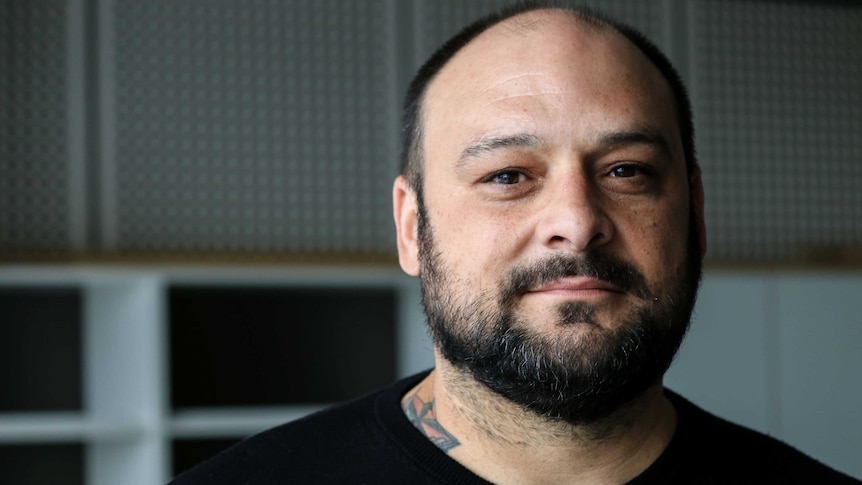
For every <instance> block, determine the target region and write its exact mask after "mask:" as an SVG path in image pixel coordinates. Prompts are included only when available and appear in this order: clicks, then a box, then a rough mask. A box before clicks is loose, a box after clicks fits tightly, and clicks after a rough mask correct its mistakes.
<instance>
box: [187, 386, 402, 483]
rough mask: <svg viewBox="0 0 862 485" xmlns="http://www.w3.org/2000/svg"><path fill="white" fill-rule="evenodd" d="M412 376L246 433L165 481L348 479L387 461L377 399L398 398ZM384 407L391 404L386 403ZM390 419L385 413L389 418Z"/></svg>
mask: <svg viewBox="0 0 862 485" xmlns="http://www.w3.org/2000/svg"><path fill="white" fill-rule="evenodd" d="M413 380H415V376H414V378H408V379H405V380H403V381H399V382H398V383H396V384H395V385H393V386H391V387H388V388H385V389H381V390H378V391H375V392H373V393H370V394H368V395H365V396H363V397H360V398H358V399H355V400H353V401H350V402H347V403H343V404H339V405H336V406H332V407H329V408H327V409H325V410H323V411H320V412H317V413H314V414H311V415H309V416H307V417H305V418H302V419H299V420H296V421H292V422H289V423H286V424H283V425H281V426H278V427H275V428H272V429H269V430H267V431H264V432H262V433H259V434H257V435H254V436H252V437H250V438H247V439H245V440H243V441H241V442H239V443H237V444H236V445H234V446H232V447H230V448H228V449H227V450H225V451H224V452H222V453H220V454H218V455H216V456H215V457H213V458H210V459H209V460H206V461H205V462H203V463H201V464H200V465H198V466H196V467H194V468H192V469H191V470H188V471H186V472H184V473H182V474H181V475H180V476H178V477H177V478H176V479H175V480H174V481H173V482H171V485H199V484H200V485H202V484H206V485H218V484H238V483H253V484H255V485H258V484H260V485H263V484H276V483H279V484H280V483H344V481H343V480H344V479H345V477H350V478H351V480H350V481H351V482H352V483H356V482H357V481H356V480H355V479H356V478H358V477H367V478H368V479H370V480H372V481H368V483H373V479H374V478H380V477H376V474H378V473H380V472H381V470H385V469H386V467H385V466H383V465H385V464H386V463H387V462H388V463H390V464H391V462H392V460H393V459H397V457H395V456H393V455H394V454H395V453H396V450H395V449H394V446H395V445H394V444H393V443H392V440H391V439H389V437H388V436H387V431H386V430H385V429H384V428H383V427H382V426H381V424H380V417H379V416H378V414H379V413H380V411H379V409H380V406H378V401H379V400H389V401H391V400H392V399H398V397H399V396H400V393H401V389H402V388H404V389H405V392H406V389H409V387H407V385H408V384H409V383H410V382H413ZM388 408H389V409H391V408H392V407H391V406H389V407H388ZM389 419H391V418H389Z"/></svg>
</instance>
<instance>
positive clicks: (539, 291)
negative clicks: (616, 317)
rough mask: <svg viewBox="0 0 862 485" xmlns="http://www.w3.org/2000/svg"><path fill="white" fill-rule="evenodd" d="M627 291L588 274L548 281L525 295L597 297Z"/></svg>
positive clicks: (569, 297) (574, 297)
mask: <svg viewBox="0 0 862 485" xmlns="http://www.w3.org/2000/svg"><path fill="white" fill-rule="evenodd" d="M624 293H625V292H624V291H623V290H622V289H620V288H619V287H618V286H616V285H613V284H611V283H608V282H607V281H603V280H599V279H596V278H591V277H588V276H574V277H565V278H560V279H556V280H553V281H548V282H546V283H543V284H541V285H539V286H537V287H535V288H532V289H530V290H528V291H527V292H526V293H525V295H543V296H556V297H563V298H568V299H578V300H583V299H595V298H605V297H609V296H613V295H622V294H624Z"/></svg>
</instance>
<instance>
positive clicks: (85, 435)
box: [0, 266, 862, 485]
mask: <svg viewBox="0 0 862 485" xmlns="http://www.w3.org/2000/svg"><path fill="white" fill-rule="evenodd" d="M182 286H193V287H200V286H207V287H219V286H225V287H237V286H248V287H255V288H266V287H296V288H315V287H317V288H326V287H331V286H338V287H342V288H343V287H355V288H368V287H377V288H391V289H394V290H395V291H396V293H397V298H396V301H397V307H398V308H397V309H396V311H397V313H396V315H397V317H396V321H397V327H396V328H397V330H396V333H397V335H396V336H395V342H396V347H397V348H396V349H395V350H394V352H396V354H395V355H396V359H397V366H396V367H397V374H399V375H407V374H410V373H413V372H416V371H419V370H421V369H424V368H427V367H429V366H430V365H432V363H433V362H432V356H431V344H430V342H429V340H428V337H427V331H426V329H425V324H424V316H423V315H422V313H421V306H420V296H419V288H418V282H417V281H416V280H415V279H413V278H410V277H407V276H405V275H403V274H402V273H401V272H400V270H398V269H397V268H394V267H383V268H381V267H359V268H357V267H304V268H302V267H285V268H274V269H267V268H263V267H179V268H177V267H164V268H151V267H68V266H5V267H0V287H5V288H15V289H21V288H43V289H44V288H54V287H61V288H68V287H75V288H79V289H80V290H81V291H82V299H83V305H82V308H83V317H82V322H83V325H82V339H81V340H82V341H81V345H82V347H83V348H82V353H81V355H82V372H83V376H82V386H83V392H82V401H83V403H82V409H81V410H80V412H66V411H63V412H7V413H0V447H2V446H5V445H29V444H38V445H44V444H47V445H51V444H69V443H81V444H83V446H84V458H83V460H84V466H83V468H84V475H85V477H86V482H85V483H86V484H87V485H107V484H111V485H114V484H117V483H123V484H124V485H158V484H163V483H165V482H166V481H167V480H168V479H169V478H170V476H171V474H172V469H173V466H172V463H171V446H172V444H173V443H174V442H175V440H177V441H183V440H223V439H238V438H241V437H243V436H247V435H249V434H252V433H254V432H257V431H259V430H263V429H265V428H269V427H271V426H275V425H277V424H280V423H283V422H286V421H289V420H292V419H295V418H298V417H300V416H304V415H306V414H307V413H309V412H312V411H314V410H316V409H319V408H320V407H322V406H325V405H326V404H327V403H311V404H309V403H303V404H297V405H284V406H241V407H240V406H235V407H219V408H183V409H177V410H174V409H171V407H170V405H169V403H170V402H171V399H170V396H169V392H170V388H171V387H170V375H169V369H168V362H169V359H168V358H169V355H168V353H169V352H168V348H169V342H168V335H167V331H168V324H169V322H168V316H167V315H168V312H167V306H168V301H167V300H168V289H169V288H171V287H182ZM859 294H862V275H860V274H859V272H858V271H855V272H854V271H840V272H836V271H790V270H781V271H779V270H762V271H755V270H747V271H728V270H716V269H707V271H706V275H705V278H704V282H703V286H702V289H701V292H700V296H699V299H698V304H697V307H696V309H695V317H694V322H693V324H692V329H691V332H690V333H689V336H688V337H687V338H686V341H685V342H684V344H683V348H682V350H681V352H680V355H679V357H678V358H677V360H676V362H675V363H674V365H673V367H672V368H671V370H670V372H669V373H668V375H667V378H666V384H667V385H668V387H670V388H672V389H674V390H676V391H678V392H680V393H681V394H683V395H684V396H686V397H688V398H689V399H691V400H693V401H694V402H696V403H697V404H699V405H701V406H703V407H704V408H706V409H708V410H710V411H712V412H714V413H716V414H718V415H720V416H723V417H726V418H728V419H731V420H732V421H736V422H739V423H741V424H744V425H747V426H750V427H752V428H755V429H758V430H760V431H764V432H767V433H769V434H772V435H773V436H777V437H779V438H781V439H784V440H786V441H787V442H789V443H790V444H792V445H794V446H796V447H798V448H800V449H801V450H803V451H805V452H807V453H809V454H811V455H812V456H814V457H816V458H818V459H820V460H822V461H824V462H826V463H827V464H829V465H832V466H834V467H836V468H838V469H839V470H842V471H844V472H846V473H849V474H851V475H853V476H856V477H862V466H860V462H859V460H858V457H859V456H860V454H862V439H860V437H862V417H860V415H859V413H858V409H860V408H862V386H860V385H859V384H860V382H862V381H860V373H859V369H862V352H859V349H860V348H862V300H860V299H859V298H858V295H859ZM0 318H2V317H0ZM0 472H2V470H0ZM0 476H2V474H0Z"/></svg>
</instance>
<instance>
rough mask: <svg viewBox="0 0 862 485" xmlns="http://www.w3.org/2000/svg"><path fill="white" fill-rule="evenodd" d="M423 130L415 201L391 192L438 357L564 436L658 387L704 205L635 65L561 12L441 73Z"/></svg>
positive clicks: (648, 68)
mask: <svg viewBox="0 0 862 485" xmlns="http://www.w3.org/2000/svg"><path fill="white" fill-rule="evenodd" d="M525 18H529V19H531V20H536V19H539V20H540V22H539V23H535V24H532V27H523V24H521V25H522V27H517V28H516V24H517V23H518V22H520V21H522V20H524V19H525ZM422 126H423V134H424V137H423V153H424V177H423V178H424V187H423V189H424V190H423V192H424V197H423V199H424V200H413V201H412V202H411V192H410V191H409V189H407V188H406V185H405V184H406V183H405V182H404V181H403V179H402V180H400V181H397V182H396V188H395V201H396V204H395V206H396V207H395V216H396V221H397V225H398V234H399V254H400V258H401V263H402V267H404V269H405V270H406V271H407V272H408V273H412V274H419V275H420V277H421V278H422V287H423V301H424V304H425V308H426V313H427V314H428V317H429V323H430V325H431V327H432V331H433V334H434V338H435V344H436V345H437V348H438V351H439V352H440V353H441V354H442V355H443V357H445V358H446V359H448V360H449V361H450V362H452V364H453V365H455V366H456V367H458V368H461V369H462V370H466V371H469V372H470V373H471V375H472V376H473V377H474V378H476V379H477V380H479V381H480V382H482V383H484V384H485V385H487V386H488V387H489V388H491V389H492V390H493V391H495V392H497V393H499V394H501V395H503V396H505V397H507V398H509V399H511V400H513V401H514V402H517V403H519V404H521V405H523V406H525V407H528V408H530V409H533V410H534V411H536V412H538V413H540V414H543V415H546V416H549V417H553V418H558V419H564V420H566V421H569V422H572V423H579V422H584V421H590V420H593V419H596V418H599V417H601V416H603V415H605V414H607V413H608V412H610V411H613V409H616V408H617V407H618V406H619V405H621V404H622V403H624V402H626V401H628V400H630V399H631V398H633V397H635V396H636V395H637V394H639V393H640V392H642V391H643V390H644V389H645V388H646V387H648V386H650V385H653V384H656V383H657V382H659V380H660V378H661V375H662V374H663V372H664V371H665V370H666V368H667V366H668V365H669V364H670V361H671V359H672V357H673V355H674V353H675V351H676V349H677V347H678V345H679V342H680V341H681V339H682V336H683V335H684V333H685V329H686V327H687V324H688V320H689V317H690V313H691V307H692V305H693V302H694V298H695V293H696V289H697V282H698V279H699V274H700V266H699V264H700V257H701V254H700V251H699V249H698V244H697V236H698V235H699V234H698V232H697V231H696V229H697V226H700V225H701V220H700V219H698V218H697V216H696V215H697V214H700V213H701V211H700V206H699V204H701V203H702V202H701V201H702V198H701V196H700V190H701V189H700V185H699V183H700V182H699V178H697V177H694V178H693V179H691V181H692V184H691V187H693V188H694V189H695V190H696V193H695V194H694V195H695V197H694V199H692V197H691V194H690V193H689V189H690V179H689V175H688V174H687V171H686V167H685V161H684V157H683V152H682V144H681V140H680V135H679V130H678V126H677V122H676V119H675V115H674V101H673V97H672V93H671V91H670V88H669V87H668V85H667V83H666V82H665V81H664V79H663V78H662V77H661V74H660V73H659V72H658V70H657V69H655V68H654V67H653V66H652V65H651V64H650V63H649V61H648V60H647V59H646V57H644V56H643V55H642V54H641V53H640V52H639V51H637V48H636V47H634V46H633V45H631V44H630V43H629V42H628V41H627V40H625V39H624V38H622V37H621V36H619V35H617V34H615V33H613V32H612V31H610V30H608V31H604V32H598V31H594V30H592V29H590V28H585V27H584V26H583V25H581V24H579V23H577V22H576V21H575V20H574V19H572V18H570V17H569V16H567V15H564V14H560V13H550V14H549V13H548V12H538V13H533V14H527V15H524V16H521V17H516V18H515V19H511V20H509V21H505V22H503V23H502V24H499V25H497V26H495V27H492V28H491V29H489V30H488V31H486V32H485V33H483V34H481V35H480V36H479V37H477V38H476V39H475V40H473V41H472V42H471V43H470V44H468V45H467V46H466V47H465V48H464V49H462V50H461V51H460V52H459V53H458V54H456V56H455V57H454V58H453V59H452V60H451V61H450V62H449V63H448V64H447V65H446V66H445V67H444V68H443V69H442V70H441V72H440V73H439V75H438V76H437V78H436V79H434V81H432V83H431V85H430V86H429V89H428V92H427V93H426V97H425V103H424V105H423V114H422ZM399 187H400V188H399ZM692 201H694V204H693V203H692ZM692 205H694V206H695V208H696V210H695V211H693V212H692V211H691V210H690V208H691V207H692ZM692 214H695V217H694V218H693V217H692ZM701 235H702V234H701Z"/></svg>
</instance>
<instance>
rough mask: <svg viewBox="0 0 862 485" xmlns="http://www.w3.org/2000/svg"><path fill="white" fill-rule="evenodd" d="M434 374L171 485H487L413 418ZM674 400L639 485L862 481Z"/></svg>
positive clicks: (278, 433)
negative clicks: (666, 431) (405, 403)
mask: <svg viewBox="0 0 862 485" xmlns="http://www.w3.org/2000/svg"><path fill="white" fill-rule="evenodd" d="M426 375H427V372H425V373H422V374H419V375H415V376H412V377H408V378H406V379H403V380H401V381H399V382H396V383H395V384H393V385H391V386H389V387H387V388H384V389H382V390H379V391H376V392H374V393H371V394H368V395H366V396H363V397H361V398H359V399H356V400H354V401H351V402H348V403H345V404H341V405H337V406H334V407H331V408H328V409H326V410H323V411H320V412H318V413H315V414H312V415H310V416H308V417H305V418H303V419H300V420H297V421H293V422H290V423H287V424H284V425H281V426H278V427H276V428H273V429H270V430H268V431H264V432H263V433H260V434H258V435H255V436H253V437H251V438H248V439H246V440H243V441H241V442H240V443H238V444H236V445H234V446H233V447H231V448H228V449H227V450H225V451H224V452H222V453H220V454H218V455H216V456H215V457H213V458H211V459H209V460H207V461H205V462H204V463H202V464H200V465H198V466H196V467H194V468H192V469H191V470H189V471H187V472H185V473H183V474H181V475H180V476H179V477H177V478H176V479H175V480H174V481H173V482H171V484H170V485H203V484H206V485H222V484H224V485H228V484H230V485H240V484H249V485H251V484H254V485H276V484H333V485H334V484H338V485H348V484H409V485H423V484H429V485H431V484H434V485H440V484H446V485H459V484H463V485H488V484H489V483H490V482H488V481H486V480H484V479H482V478H480V477H478V476H477V475H475V474H474V473H472V472H471V471H469V470H468V469H466V468H464V467H463V466H462V465H461V464H459V463H458V462H456V461H455V460H453V459H451V458H449V456H448V455H446V453H445V452H443V451H442V450H440V449H439V448H437V447H436V446H435V445H434V444H432V443H431V441H429V440H428V439H427V438H426V437H425V436H423V435H422V434H421V433H419V432H418V431H417V430H416V429H415V428H414V427H413V425H412V424H411V423H410V422H409V421H408V420H407V418H406V417H405V416H404V413H403V412H402V410H401V404H400V401H401V397H402V396H403V395H404V394H405V393H406V392H407V391H408V390H410V389H411V388H412V387H413V386H415V385H416V384H417V383H418V382H419V381H420V380H421V379H423V378H424V377H425V376H426ZM665 393H666V394H667V396H668V398H669V399H670V400H671V402H672V403H673V405H674V407H675V408H676V411H677V414H678V416H679V421H678V426H677V431H676V433H675V434H674V437H673V439H672V440H671V443H670V445H669V446H668V447H667V449H665V451H664V452H663V453H662V455H661V456H660V457H659V458H658V459H657V460H656V461H655V462H654V463H653V464H652V465H651V466H650V467H649V468H648V469H647V470H645V471H644V472H643V473H642V474H641V475H640V476H638V477H637V478H635V479H634V480H632V481H631V482H629V483H630V484H632V485H647V484H665V485H666V484H736V483H738V484H795V483H799V484H856V485H860V484H862V482H861V481H858V480H855V479H852V478H850V477H849V476H846V475H843V474H841V473H839V472H837V471H835V470H832V469H831V468H829V467H827V466H825V465H823V464H822V463H820V462H818V461H816V460H814V459H813V458H811V457H809V456H807V455H804V454H803V453H801V452H799V451H798V450H796V449H794V448H792V447H790V446H789V445H787V444H784V443H782V442H780V441H778V440H776V439H774V438H771V437H769V436H767V435H765V434H762V433H759V432H756V431H753V430H750V429H747V428H743V427H741V426H738V425H736V424H733V423H730V422H728V421H725V420H723V419H721V418H718V417H716V416H714V415H712V414H709V413H707V412H706V411H704V410H702V409H700V408H699V407H697V406H695V405H694V404H692V403H691V402H689V401H687V400H686V399H684V398H682V397H680V396H679V395H677V394H675V393H673V392H671V391H667V390H666V391H665Z"/></svg>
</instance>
